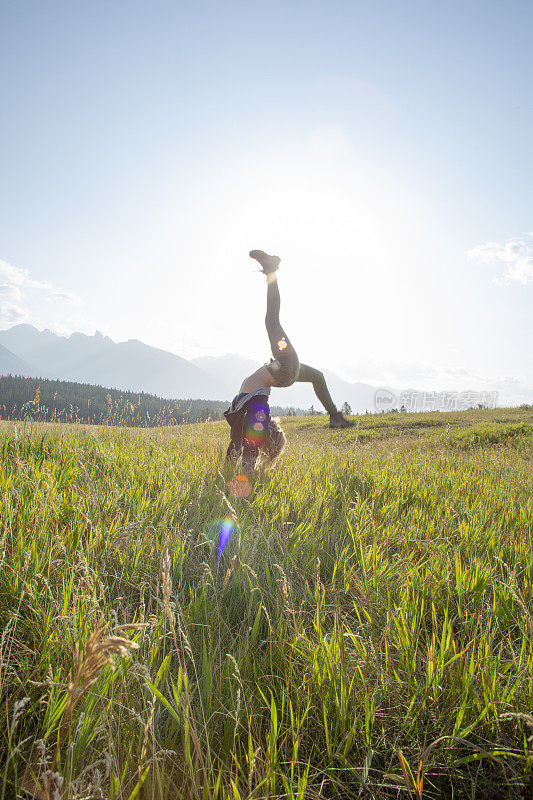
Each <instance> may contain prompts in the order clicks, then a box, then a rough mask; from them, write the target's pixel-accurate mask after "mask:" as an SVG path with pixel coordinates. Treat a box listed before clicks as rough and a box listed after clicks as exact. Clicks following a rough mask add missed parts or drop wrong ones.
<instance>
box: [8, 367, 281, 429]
mask: <svg viewBox="0 0 533 800" xmlns="http://www.w3.org/2000/svg"><path fill="white" fill-rule="evenodd" d="M227 407H228V402H226V401H224V400H202V399H198V398H194V399H192V398H190V399H180V400H165V399H164V398H161V397H156V396H155V395H152V394H146V393H144V392H127V391H123V390H121V389H107V388H105V387H103V386H93V385H91V384H88V383H72V382H69V381H59V380H48V379H45V378H23V377H19V376H13V375H1V376H0V419H9V420H29V419H32V420H39V421H42V422H68V423H86V424H93V425H128V426H132V425H135V426H138V427H141V428H151V427H156V426H160V425H183V424H187V423H191V422H208V421H209V420H220V419H223V418H224V417H223V413H224V411H225V409H226V408H227ZM272 412H273V413H274V414H285V415H289V416H290V415H292V414H294V413H295V412H294V411H293V409H286V408H281V407H276V406H273V407H272Z"/></svg>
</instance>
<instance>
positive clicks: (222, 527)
mask: <svg viewBox="0 0 533 800" xmlns="http://www.w3.org/2000/svg"><path fill="white" fill-rule="evenodd" d="M234 527H235V525H234V523H233V521H232V520H231V519H223V520H222V521H221V522H220V523H219V533H218V550H217V560H218V561H220V559H221V558H222V553H223V552H224V549H225V547H226V545H227V543H228V542H229V538H230V536H231V533H232V531H233V528H234Z"/></svg>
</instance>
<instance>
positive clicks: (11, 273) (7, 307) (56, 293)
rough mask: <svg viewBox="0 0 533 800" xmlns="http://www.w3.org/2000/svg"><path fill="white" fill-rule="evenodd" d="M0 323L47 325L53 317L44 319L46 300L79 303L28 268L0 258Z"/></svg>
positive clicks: (73, 295) (71, 295)
mask: <svg viewBox="0 0 533 800" xmlns="http://www.w3.org/2000/svg"><path fill="white" fill-rule="evenodd" d="M0 301H1V303H0V326H1V327H9V326H10V325H13V324H16V323H19V322H31V324H36V325H39V324H44V325H46V326H48V327H49V326H50V323H51V322H52V324H53V323H54V322H55V319H52V320H49V319H43V314H46V311H45V308H46V304H48V303H50V302H53V301H60V302H63V301H66V302H68V303H81V300H80V298H79V297H77V295H75V294H74V293H73V292H69V291H67V290H65V289H62V288H60V287H58V286H54V285H53V284H52V283H50V282H49V281H36V280H34V279H33V278H32V277H31V275H30V273H29V272H28V270H26V269H21V268H20V267H15V266H13V264H8V262H7V261H2V260H0ZM18 303H20V305H18Z"/></svg>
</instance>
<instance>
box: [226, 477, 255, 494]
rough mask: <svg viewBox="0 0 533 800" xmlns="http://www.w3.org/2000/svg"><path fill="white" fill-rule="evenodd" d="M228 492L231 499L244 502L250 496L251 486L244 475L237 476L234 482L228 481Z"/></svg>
mask: <svg viewBox="0 0 533 800" xmlns="http://www.w3.org/2000/svg"><path fill="white" fill-rule="evenodd" d="M228 490H229V493H230V494H231V496H232V497H237V498H239V499H240V500H243V499H244V500H246V498H247V497H250V495H251V494H252V485H251V483H250V481H249V480H248V478H247V477H246V475H237V476H236V478H235V480H233V481H229V483H228Z"/></svg>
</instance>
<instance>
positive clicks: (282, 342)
mask: <svg viewBox="0 0 533 800" xmlns="http://www.w3.org/2000/svg"><path fill="white" fill-rule="evenodd" d="M286 347H287V342H286V341H285V339H280V340H279V342H278V350H285V348H286Z"/></svg>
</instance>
